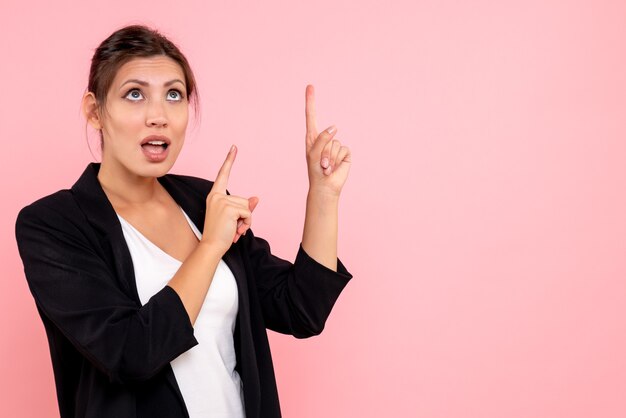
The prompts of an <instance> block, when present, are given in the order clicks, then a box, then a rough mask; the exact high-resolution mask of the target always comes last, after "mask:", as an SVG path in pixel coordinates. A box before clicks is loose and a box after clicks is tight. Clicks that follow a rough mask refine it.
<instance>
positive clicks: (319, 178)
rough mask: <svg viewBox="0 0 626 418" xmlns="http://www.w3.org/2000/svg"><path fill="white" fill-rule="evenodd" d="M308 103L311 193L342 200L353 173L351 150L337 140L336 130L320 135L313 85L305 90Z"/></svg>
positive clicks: (307, 131)
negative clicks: (343, 190) (347, 182)
mask: <svg viewBox="0 0 626 418" xmlns="http://www.w3.org/2000/svg"><path fill="white" fill-rule="evenodd" d="M305 99H306V103H305V114H306V161H307V166H308V172H309V192H311V191H313V192H316V193H322V194H326V195H330V196H336V197H339V194H340V193H341V189H342V188H343V185H344V183H345V182H346V179H347V178H348V172H349V171H350V161H351V159H350V149H349V148H348V147H346V146H345V145H342V144H341V142H339V140H338V139H336V138H335V134H336V133H337V128H336V127H335V126H331V127H329V128H327V129H325V130H324V131H322V132H321V133H320V134H318V133H317V126H316V122H315V96H314V91H313V86H312V85H310V84H309V85H308V86H306V91H305Z"/></svg>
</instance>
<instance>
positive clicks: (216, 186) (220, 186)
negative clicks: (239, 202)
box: [211, 145, 237, 193]
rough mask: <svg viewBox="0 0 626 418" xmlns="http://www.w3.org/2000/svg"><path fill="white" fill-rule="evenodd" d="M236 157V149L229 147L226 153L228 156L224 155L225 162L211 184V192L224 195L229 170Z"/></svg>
mask: <svg viewBox="0 0 626 418" xmlns="http://www.w3.org/2000/svg"><path fill="white" fill-rule="evenodd" d="M236 155H237V147H236V146H234V145H233V146H232V147H230V151H228V155H226V160H224V164H222V167H221V168H220V171H219V172H218V173H217V177H215V181H214V182H213V188H212V189H211V190H212V191H213V190H214V191H216V192H219V193H226V185H227V184H228V177H229V176H230V169H231V167H232V166H233V162H234V161H235V156H236Z"/></svg>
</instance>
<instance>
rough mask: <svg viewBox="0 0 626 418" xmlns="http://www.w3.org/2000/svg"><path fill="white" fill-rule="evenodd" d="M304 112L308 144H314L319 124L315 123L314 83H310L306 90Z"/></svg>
mask: <svg viewBox="0 0 626 418" xmlns="http://www.w3.org/2000/svg"><path fill="white" fill-rule="evenodd" d="M304 95H305V106H304V113H305V116H306V142H307V146H309V147H310V146H311V145H313V142H315V138H317V125H316V123H315V91H314V89H313V85H312V84H309V85H307V86H306V90H305V93H304Z"/></svg>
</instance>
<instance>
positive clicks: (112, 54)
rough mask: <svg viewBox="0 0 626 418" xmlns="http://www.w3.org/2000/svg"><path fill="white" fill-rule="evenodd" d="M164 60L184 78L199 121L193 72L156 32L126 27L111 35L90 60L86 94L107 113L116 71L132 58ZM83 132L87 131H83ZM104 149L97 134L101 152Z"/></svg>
mask: <svg viewBox="0 0 626 418" xmlns="http://www.w3.org/2000/svg"><path fill="white" fill-rule="evenodd" d="M157 55H164V56H167V57H169V58H171V59H173V60H174V61H176V62H177V63H178V64H179V65H180V66H181V68H182V70H183V73H184V75H185V84H186V88H187V92H186V95H187V98H188V99H189V101H190V103H192V106H193V108H194V111H195V116H196V119H198V114H199V113H198V112H199V109H198V102H199V99H198V93H197V86H196V80H195V77H194V75H193V71H192V70H191V67H190V66H189V62H188V61H187V58H185V56H184V55H183V53H182V52H181V51H180V49H178V47H177V46H176V45H175V44H174V43H173V42H172V41H170V40H169V39H167V38H166V37H165V36H163V35H162V34H161V33H159V31H157V30H156V29H151V28H149V27H147V26H144V25H129V26H125V27H123V28H121V29H118V30H116V31H115V32H113V33H112V34H111V35H110V36H109V37H108V38H106V39H105V40H104V41H102V43H101V44H100V45H99V46H98V48H96V51H95V53H94V54H93V57H92V58H91V68H90V70H89V82H88V84H87V91H90V92H92V93H93V94H94V96H95V97H96V103H97V108H98V109H99V110H104V109H106V97H107V93H108V91H109V88H110V87H111V84H112V83H113V79H114V78H115V75H116V73H117V71H118V70H119V68H120V67H121V66H122V65H124V64H125V63H127V62H128V61H130V60H132V59H134V58H148V57H153V56H157ZM85 129H86V127H85ZM103 145H104V142H103V137H102V131H100V148H101V149H102V147H103Z"/></svg>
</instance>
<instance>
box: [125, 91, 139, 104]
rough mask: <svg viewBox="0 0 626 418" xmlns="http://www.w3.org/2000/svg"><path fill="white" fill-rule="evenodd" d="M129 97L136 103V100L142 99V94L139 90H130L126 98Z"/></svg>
mask: <svg viewBox="0 0 626 418" xmlns="http://www.w3.org/2000/svg"><path fill="white" fill-rule="evenodd" d="M129 96H130V97H131V99H130V100H131V101H133V102H136V101H137V100H135V99H139V98H140V96H141V92H140V91H139V90H137V89H132V90H129V91H128V93H126V97H129Z"/></svg>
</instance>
